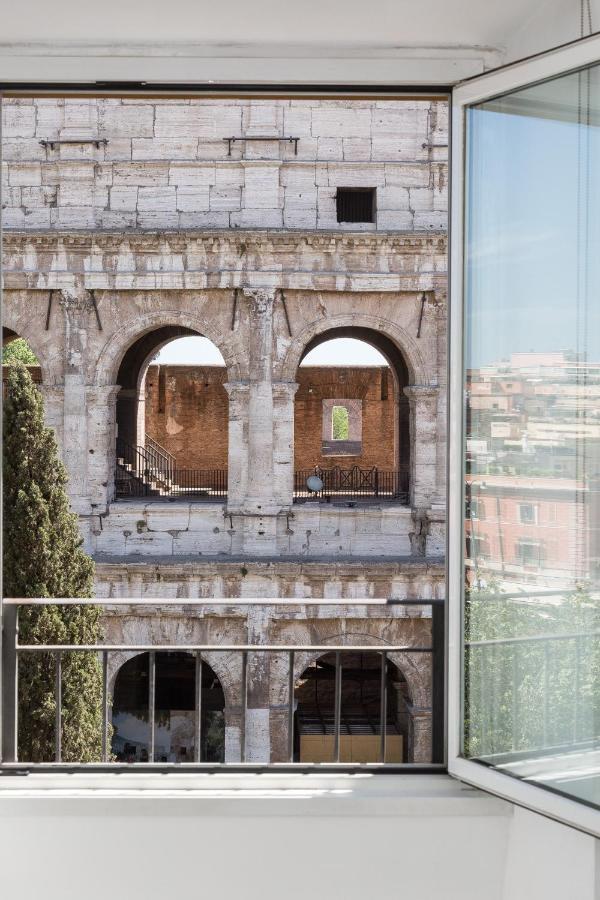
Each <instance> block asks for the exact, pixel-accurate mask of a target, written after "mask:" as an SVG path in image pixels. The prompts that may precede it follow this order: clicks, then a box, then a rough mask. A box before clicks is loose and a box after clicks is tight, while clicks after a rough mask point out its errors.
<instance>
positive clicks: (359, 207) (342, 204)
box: [336, 187, 375, 222]
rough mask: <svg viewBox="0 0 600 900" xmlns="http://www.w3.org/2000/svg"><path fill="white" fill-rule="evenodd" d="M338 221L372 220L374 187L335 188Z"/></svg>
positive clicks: (373, 214) (373, 216)
mask: <svg viewBox="0 0 600 900" xmlns="http://www.w3.org/2000/svg"><path fill="white" fill-rule="evenodd" d="M336 204H337V220H338V222H374V221H375V188H342V187H339V188H338V189H337V195H336Z"/></svg>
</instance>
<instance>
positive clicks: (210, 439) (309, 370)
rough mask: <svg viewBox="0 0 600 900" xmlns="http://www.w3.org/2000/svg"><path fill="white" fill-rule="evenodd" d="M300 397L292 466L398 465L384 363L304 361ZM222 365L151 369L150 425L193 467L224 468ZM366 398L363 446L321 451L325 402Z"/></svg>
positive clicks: (387, 371)
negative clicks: (348, 451)
mask: <svg viewBox="0 0 600 900" xmlns="http://www.w3.org/2000/svg"><path fill="white" fill-rule="evenodd" d="M297 377H298V382H299V385H300V387H299V388H298V393H297V394H296V403H295V449H296V452H295V464H294V465H295V469H310V468H312V467H313V466H316V465H320V466H323V467H326V468H330V467H331V466H334V465H341V466H343V467H349V466H353V465H359V466H363V467H369V466H378V467H379V468H380V469H395V468H396V465H395V461H394V384H393V378H392V373H391V371H390V369H389V368H388V367H387V366H382V367H362V368H341V367H334V366H323V367H313V366H306V367H302V368H301V369H299V371H298V376H297ZM226 380H227V372H226V370H225V368H222V367H220V366H175V365H168V366H158V365H152V366H150V367H149V368H148V374H147V376H146V432H147V433H148V434H149V435H150V437H152V438H154V440H156V441H158V443H159V444H162V446H163V447H165V448H166V449H167V450H169V451H170V452H171V453H172V454H173V455H174V456H175V457H176V458H177V463H178V465H180V466H182V467H186V468H191V469H213V468H214V469H225V468H227V431H228V397H227V392H226V391H225V388H224V387H223V385H224V383H225V382H226ZM346 399H347V400H361V401H362V452H361V454H360V455H358V456H347V455H342V456H340V457H336V456H332V455H331V454H327V455H323V454H322V452H321V450H322V434H323V401H324V400H346Z"/></svg>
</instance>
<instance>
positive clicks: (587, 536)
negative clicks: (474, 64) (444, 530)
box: [464, 67, 600, 804]
mask: <svg viewBox="0 0 600 900" xmlns="http://www.w3.org/2000/svg"><path fill="white" fill-rule="evenodd" d="M599 123H600V74H599V67H594V68H591V69H587V70H584V71H582V72H576V73H573V74H570V75H568V76H564V77H562V78H558V79H554V80H552V81H549V82H546V83H544V84H540V85H536V86H534V87H531V88H528V89H526V90H522V91H518V92H515V93H513V94H510V95H506V96H504V97H501V98H497V99H495V100H493V101H489V102H486V103H484V104H481V105H479V106H476V107H473V108H471V109H470V110H469V113H468V167H467V206H466V209H467V249H466V286H467V290H466V318H465V335H466V340H465V355H466V358H465V369H466V370H465V389H466V417H465V423H466V434H465V450H466V462H465V549H464V552H465V607H464V623H465V639H466V653H465V731H464V754H465V755H466V756H467V757H470V758H474V759H478V760H481V761H485V762H486V763H488V764H492V765H494V766H498V767H501V768H502V769H504V770H505V771H507V772H510V773H511V774H513V775H517V776H520V777H524V778H527V779H528V780H533V781H536V782H538V783H540V784H543V785H545V786H546V787H549V788H552V789H554V790H558V791H561V792H563V793H566V794H569V795H572V796H575V797H577V798H579V799H581V800H584V801H586V802H589V803H595V804H600V253H598V248H599V247H600V132H599V128H598V126H599Z"/></svg>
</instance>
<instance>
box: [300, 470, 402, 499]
mask: <svg viewBox="0 0 600 900" xmlns="http://www.w3.org/2000/svg"><path fill="white" fill-rule="evenodd" d="M312 475H316V476H317V477H318V478H320V479H321V481H322V482H323V488H322V490H320V491H310V490H309V489H308V486H307V479H308V478H309V477H310V476H312ZM409 496H410V473H409V470H408V468H402V469H398V470H394V471H384V470H382V469H379V468H377V467H376V466H373V467H371V468H368V469H363V468H361V467H360V466H353V467H351V468H348V469H343V468H341V467H340V466H334V467H333V468H331V469H324V468H321V467H320V466H315V468H313V469H301V470H299V471H296V472H295V473H294V502H295V503H299V502H302V501H305V500H309V499H313V500H333V499H336V500H338V499H344V500H360V499H377V500H379V501H384V502H396V503H402V504H407V503H408V502H409Z"/></svg>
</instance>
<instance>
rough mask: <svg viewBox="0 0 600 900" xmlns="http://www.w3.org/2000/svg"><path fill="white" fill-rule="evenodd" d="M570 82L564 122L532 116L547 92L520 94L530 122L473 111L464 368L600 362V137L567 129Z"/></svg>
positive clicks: (563, 89) (571, 109)
mask: <svg viewBox="0 0 600 900" xmlns="http://www.w3.org/2000/svg"><path fill="white" fill-rule="evenodd" d="M566 79H568V82H567V83H563V84H562V85H559V86H557V88H559V89H560V90H559V102H560V104H562V105H561V106H560V107H559V108H560V110H561V113H562V114H563V115H564V117H565V119H569V121H564V120H561V119H557V118H548V117H540V115H539V114H538V109H537V108H536V105H537V104H538V102H539V100H541V99H543V100H544V101H545V103H547V101H548V97H549V95H550V96H551V94H552V85H551V84H550V85H548V84H547V85H542V86H540V87H533V88H529V89H527V90H526V91H521V92H519V94H520V99H521V101H522V102H523V103H524V105H526V108H527V109H528V110H529V111H530V112H531V113H532V114H531V115H515V114H510V113H507V112H499V111H498V105H499V104H498V103H497V102H494V103H493V104H482V105H481V106H479V107H476V108H474V109H473V110H471V111H470V114H469V116H470V144H469V163H468V169H467V171H468V185H469V190H468V196H467V216H468V223H469V227H468V232H467V234H468V244H467V270H468V276H469V277H468V279H467V306H468V314H467V340H466V348H467V365H468V366H479V365H485V364H488V363H493V362H496V361H498V360H500V359H505V358H507V357H509V356H510V354H511V353H514V352H519V351H531V350H533V351H535V352H545V351H553V350H567V351H574V352H578V353H582V354H587V356H588V359H589V361H598V360H599V359H600V299H599V298H600V130H599V129H598V127H597V126H596V127H594V126H589V127H580V126H578V125H577V124H576V121H575V122H573V121H572V119H573V117H576V116H577V102H578V99H579V93H578V76H577V75H569V76H566ZM561 81H563V82H565V79H561ZM595 84H596V82H595V81H594V82H593V83H592V93H593V94H596V96H594V97H593V99H594V100H595V104H596V106H597V105H598V98H597V89H596V87H595ZM565 101H566V102H565ZM491 106H493V108H490V107H491ZM545 112H546V115H547V108H546V110H545ZM596 121H597V117H596ZM586 213H587V216H588V219H587V222H586V219H585V215H586ZM584 257H586V258H585V259H584Z"/></svg>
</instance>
